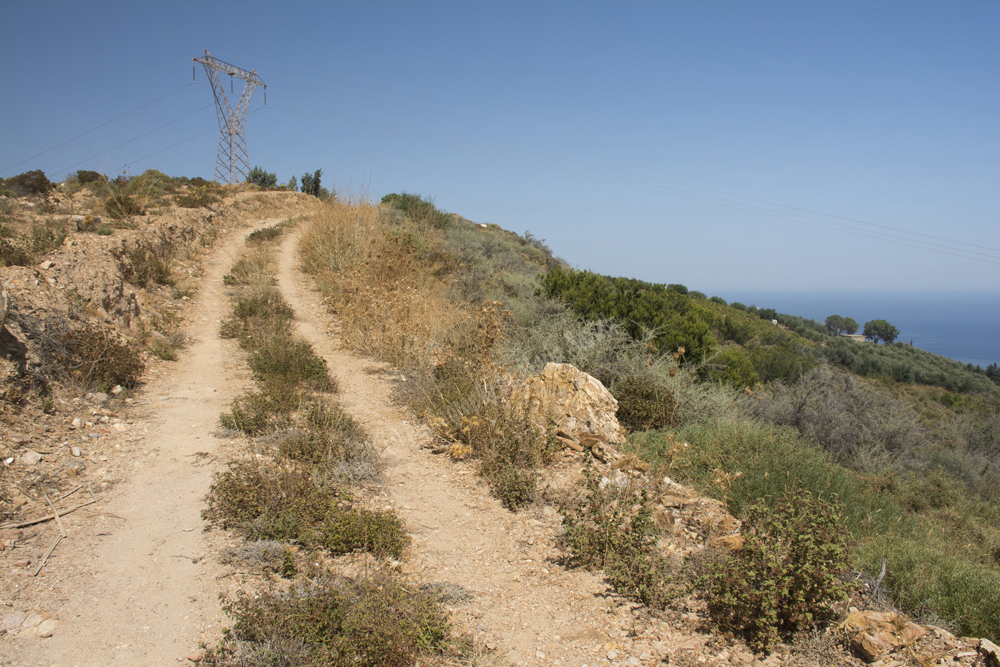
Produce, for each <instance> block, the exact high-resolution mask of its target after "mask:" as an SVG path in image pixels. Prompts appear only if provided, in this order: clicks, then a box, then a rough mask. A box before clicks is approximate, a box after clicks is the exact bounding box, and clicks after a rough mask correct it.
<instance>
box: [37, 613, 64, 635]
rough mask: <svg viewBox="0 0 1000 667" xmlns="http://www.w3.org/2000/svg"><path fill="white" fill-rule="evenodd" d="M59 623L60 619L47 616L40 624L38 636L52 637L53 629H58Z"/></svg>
mask: <svg viewBox="0 0 1000 667" xmlns="http://www.w3.org/2000/svg"><path fill="white" fill-rule="evenodd" d="M58 625H59V620H58V619H55V618H47V619H45V620H44V621H42V622H41V623H39V624H38V631H37V632H36V636H38V637H51V636H52V631H53V630H55V629H56V627H58Z"/></svg>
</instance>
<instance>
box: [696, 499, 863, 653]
mask: <svg viewBox="0 0 1000 667" xmlns="http://www.w3.org/2000/svg"><path fill="white" fill-rule="evenodd" d="M743 536H744V537H743V544H742V545H740V547H739V548H738V549H737V550H736V551H735V552H734V553H733V554H732V555H731V556H730V557H729V558H728V559H726V560H724V561H722V562H721V563H720V564H718V565H716V566H715V568H714V570H713V572H712V573H711V574H710V575H709V576H708V579H707V582H706V590H705V596H706V597H707V598H708V604H709V611H710V613H711V614H712V616H713V617H714V618H715V619H716V621H717V622H718V623H719V625H721V626H722V627H724V628H727V629H729V630H732V631H734V632H737V633H741V634H744V635H745V636H746V637H747V638H748V640H749V643H750V645H751V646H753V647H755V648H757V649H760V650H764V651H769V650H772V649H773V648H774V647H775V646H776V645H777V643H778V642H779V641H780V640H781V639H782V638H786V639H787V638H790V637H791V635H792V634H794V633H795V632H797V631H801V630H803V629H807V628H812V627H815V626H817V625H820V624H822V623H823V622H826V621H829V620H830V619H831V618H833V617H834V612H833V606H832V605H833V604H834V603H836V602H841V601H842V600H844V599H845V598H846V597H847V594H848V592H849V591H850V587H849V586H848V584H847V583H846V582H845V581H844V579H843V578H842V576H843V575H844V574H846V572H847V570H848V558H847V555H848V540H847V534H846V532H845V531H844V529H843V527H842V526H841V525H840V517H839V514H838V512H837V509H836V508H834V507H831V506H830V505H829V504H827V503H826V502H824V501H822V500H821V499H819V498H815V497H813V496H812V495H811V494H810V493H809V492H808V491H803V490H797V491H793V492H791V493H789V494H787V495H786V496H785V497H784V498H781V499H780V500H777V501H776V502H775V503H774V504H773V505H767V504H755V505H753V506H751V507H750V508H749V509H748V510H747V512H746V518H745V524H744V529H743Z"/></svg>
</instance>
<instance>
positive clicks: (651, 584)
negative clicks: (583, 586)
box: [562, 466, 683, 609]
mask: <svg viewBox="0 0 1000 667" xmlns="http://www.w3.org/2000/svg"><path fill="white" fill-rule="evenodd" d="M584 481H585V495H584V497H583V498H581V499H579V500H578V501H577V502H576V503H574V504H572V505H571V506H570V507H568V508H567V509H564V510H563V514H564V517H565V518H564V524H565V526H566V532H565V534H564V536H563V538H562V543H563V546H564V547H565V548H566V549H568V550H569V552H570V553H571V554H572V556H573V558H574V559H575V561H576V562H577V563H579V564H581V565H584V566H586V567H590V568H600V569H603V570H604V573H605V575H606V576H607V577H608V581H610V582H611V584H612V585H613V586H614V587H615V590H617V591H618V592H619V593H620V594H622V595H627V596H630V597H633V598H636V599H638V600H640V601H641V602H642V603H643V604H646V605H648V606H650V607H654V608H658V609H662V608H664V606H665V605H666V603H667V602H669V601H670V600H671V599H673V598H675V597H676V596H677V595H678V594H680V593H681V592H682V591H683V586H679V585H674V584H672V583H671V582H672V579H673V577H672V572H671V568H670V566H669V564H668V563H667V561H666V559H665V558H664V557H663V556H662V555H660V553H659V551H658V550H657V548H656V542H657V540H658V539H659V533H658V531H657V530H656V527H655V526H654V524H653V521H652V515H651V512H650V509H649V507H648V506H647V504H646V498H645V496H644V495H637V494H635V493H633V492H631V491H630V490H629V489H628V488H621V489H620V488H618V487H616V486H615V485H614V484H607V485H606V486H605V487H604V488H603V489H602V488H600V484H599V481H600V480H599V476H598V475H597V474H596V473H595V472H594V470H593V468H591V467H589V466H588V467H587V469H586V470H585V472H584Z"/></svg>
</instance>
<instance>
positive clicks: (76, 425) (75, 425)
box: [69, 417, 83, 429]
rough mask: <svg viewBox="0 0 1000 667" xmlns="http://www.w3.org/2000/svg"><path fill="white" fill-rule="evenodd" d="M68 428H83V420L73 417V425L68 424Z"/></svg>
mask: <svg viewBox="0 0 1000 667" xmlns="http://www.w3.org/2000/svg"><path fill="white" fill-rule="evenodd" d="M69 427H70V428H73V429H76V428H82V427H83V420H82V419H80V418H79V417H74V418H73V423H72V424H70V425H69Z"/></svg>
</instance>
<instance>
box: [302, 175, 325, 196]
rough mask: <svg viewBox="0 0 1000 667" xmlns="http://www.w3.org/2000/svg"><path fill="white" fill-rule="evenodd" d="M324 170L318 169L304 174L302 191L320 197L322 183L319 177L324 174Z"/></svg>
mask: <svg viewBox="0 0 1000 667" xmlns="http://www.w3.org/2000/svg"><path fill="white" fill-rule="evenodd" d="M322 174H323V170H322V169H317V170H316V172H315V173H313V174H310V173H306V174H303V176H302V192H304V193H306V194H307V195H312V196H313V197H319V195H320V190H321V188H320V185H319V177H320V176H322Z"/></svg>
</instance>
